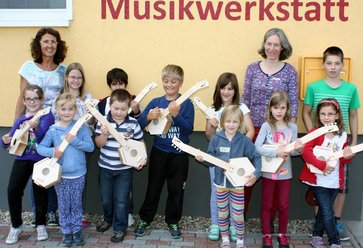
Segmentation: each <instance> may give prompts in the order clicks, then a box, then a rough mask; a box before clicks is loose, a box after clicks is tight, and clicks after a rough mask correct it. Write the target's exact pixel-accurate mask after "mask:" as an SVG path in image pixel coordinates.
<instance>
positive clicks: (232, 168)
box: [172, 137, 255, 187]
mask: <svg viewBox="0 0 363 248" xmlns="http://www.w3.org/2000/svg"><path fill="white" fill-rule="evenodd" d="M172 142H173V146H174V147H176V148H178V149H180V150H182V151H184V152H186V153H189V154H191V155H193V156H198V155H200V156H202V157H203V159H204V160H205V161H207V162H209V163H211V164H214V165H216V166H218V167H220V168H222V169H224V175H225V176H226V177H227V179H228V180H229V181H230V182H231V184H232V185H233V186H234V187H242V186H244V185H245V184H246V182H247V178H246V176H248V175H251V174H252V173H253V172H254V171H255V167H254V166H253V165H252V164H251V162H250V160H249V159H248V158H246V157H241V158H232V159H230V160H229V162H226V161H223V160H221V159H219V158H216V157H213V156H212V155H209V154H208V153H205V152H202V151H200V150H198V149H195V148H194V147H192V146H189V145H187V144H184V143H183V142H181V141H180V140H179V139H178V138H177V137H174V138H173V140H172Z"/></svg>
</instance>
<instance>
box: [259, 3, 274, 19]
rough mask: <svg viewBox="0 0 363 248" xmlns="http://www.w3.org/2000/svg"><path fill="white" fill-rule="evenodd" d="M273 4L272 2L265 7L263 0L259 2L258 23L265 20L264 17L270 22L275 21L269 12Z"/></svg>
mask: <svg viewBox="0 0 363 248" xmlns="http://www.w3.org/2000/svg"><path fill="white" fill-rule="evenodd" d="M274 4H275V3H274V2H272V3H269V4H267V6H266V7H265V0H260V16H259V20H260V21H263V20H265V15H266V16H267V18H268V19H269V20H270V21H274V20H275V18H274V17H273V16H272V14H271V10H270V9H271V8H272V6H273V5H274Z"/></svg>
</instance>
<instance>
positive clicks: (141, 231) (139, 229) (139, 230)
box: [134, 220, 150, 237]
mask: <svg viewBox="0 0 363 248" xmlns="http://www.w3.org/2000/svg"><path fill="white" fill-rule="evenodd" d="M149 228H150V224H149V223H147V222H146V221H143V220H140V221H139V223H137V226H136V228H135V230H134V234H135V236H136V237H142V236H144V235H145V230H146V229H149Z"/></svg>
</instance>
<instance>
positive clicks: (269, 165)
mask: <svg viewBox="0 0 363 248" xmlns="http://www.w3.org/2000/svg"><path fill="white" fill-rule="evenodd" d="M263 147H265V148H271V149H276V148H277V145H263ZM284 162H285V160H284V159H283V158H281V157H275V158H271V157H266V156H261V164H262V167H261V171H262V172H269V173H276V172H277V171H278V170H279V169H280V168H281V166H282V165H283V164H284Z"/></svg>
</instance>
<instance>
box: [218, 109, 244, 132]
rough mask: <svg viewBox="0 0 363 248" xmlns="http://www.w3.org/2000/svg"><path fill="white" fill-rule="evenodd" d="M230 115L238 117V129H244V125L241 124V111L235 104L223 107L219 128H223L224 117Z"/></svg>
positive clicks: (241, 130)
mask: <svg viewBox="0 0 363 248" xmlns="http://www.w3.org/2000/svg"><path fill="white" fill-rule="evenodd" d="M230 116H237V117H238V118H239V122H240V124H239V128H238V131H240V132H243V131H244V130H243V129H244V128H243V127H244V125H243V113H242V110H241V109H240V108H239V107H238V106H236V105H229V106H227V107H225V109H224V110H223V112H222V115H221V120H220V123H221V128H222V129H224V122H225V121H226V119H227V118H228V117H230Z"/></svg>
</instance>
